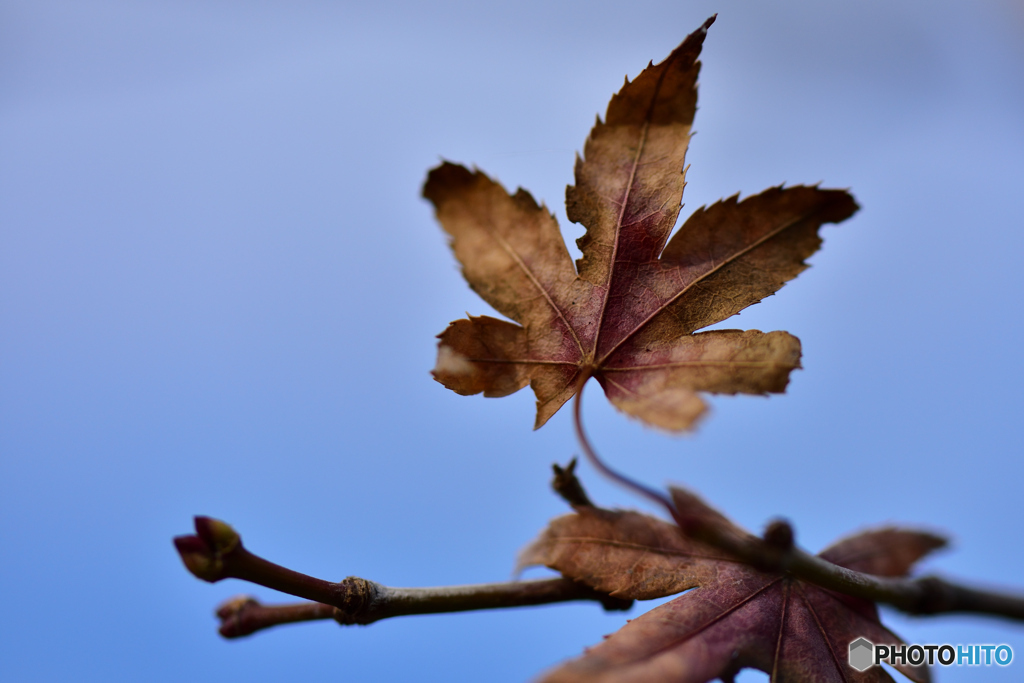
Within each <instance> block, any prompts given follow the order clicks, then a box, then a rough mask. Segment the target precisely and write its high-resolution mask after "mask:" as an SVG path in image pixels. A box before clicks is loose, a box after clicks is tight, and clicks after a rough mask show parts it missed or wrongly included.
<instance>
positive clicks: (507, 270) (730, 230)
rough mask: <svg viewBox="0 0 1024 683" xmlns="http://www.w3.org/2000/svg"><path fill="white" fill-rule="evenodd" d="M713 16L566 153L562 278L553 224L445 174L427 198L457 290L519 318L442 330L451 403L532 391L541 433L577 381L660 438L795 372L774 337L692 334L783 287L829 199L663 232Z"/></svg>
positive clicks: (465, 177)
mask: <svg viewBox="0 0 1024 683" xmlns="http://www.w3.org/2000/svg"><path fill="white" fill-rule="evenodd" d="M713 21H714V17H712V18H711V19H709V20H708V21H707V22H705V24H704V25H703V26H702V27H701V28H700V29H699V30H698V31H696V32H694V33H692V34H691V35H690V36H688V37H687V38H686V40H684V41H683V43H682V44H681V45H680V46H679V47H678V48H676V50H674V51H673V52H672V54H671V55H669V57H668V58H667V59H666V60H665V61H663V62H661V63H660V64H656V65H651V66H648V67H647V68H646V69H645V70H644V71H643V72H642V73H641V74H640V75H639V76H637V77H636V79H634V80H633V81H632V82H630V81H629V80H628V79H627V81H626V83H625V85H623V87H622V89H621V90H620V91H619V92H618V93H617V94H616V95H614V96H613V97H612V100H611V102H610V103H609V105H608V110H607V113H606V115H605V120H604V121H601V120H600V119H598V121H597V123H596V125H595V126H594V128H593V130H591V132H590V135H589V136H588V138H587V141H586V144H585V145H584V153H583V156H577V159H576V169H575V184H574V185H572V186H569V187H568V188H567V189H566V210H567V215H568V217H569V219H570V220H571V221H573V222H580V223H583V224H584V225H585V227H586V232H585V234H584V235H583V236H582V237H581V238H580V239H579V240H578V241H577V243H578V245H579V247H580V250H581V252H582V257H581V258H580V259H579V260H578V261H577V262H576V264H575V267H574V264H573V262H572V260H571V258H570V256H569V253H568V250H567V249H566V247H565V243H564V241H563V239H562V236H561V233H560V231H559V228H558V224H557V222H556V221H555V218H554V216H552V215H551V213H550V212H549V211H548V210H547V209H546V208H545V207H544V206H542V205H539V204H538V203H537V202H536V201H535V200H534V199H533V197H532V196H531V195H530V194H529V193H528V192H526V191H525V190H522V189H520V190H518V191H517V192H516V193H515V194H514V195H513V194H509V193H508V192H507V191H506V190H505V189H504V188H503V187H502V186H501V185H500V184H498V183H497V182H495V181H493V180H492V179H490V178H489V177H487V176H486V175H485V174H483V173H481V172H480V171H476V170H474V171H470V170H468V169H466V168H464V167H462V166H459V165H457V164H452V163H449V162H445V163H443V164H442V165H441V166H439V167H437V168H435V169H433V170H432V171H431V172H430V174H429V175H428V178H427V182H426V184H425V186H424V189H423V194H424V196H425V197H426V198H427V199H429V200H430V201H431V202H432V203H433V204H434V207H435V211H436V214H437V217H438V220H439V221H440V223H441V225H442V226H443V228H444V229H445V231H446V232H448V234H449V235H450V236H451V246H452V249H453V250H454V252H455V256H456V258H457V259H458V260H459V262H460V263H461V264H462V271H463V275H464V276H465V278H466V280H467V282H468V283H469V285H470V287H471V288H472V289H473V290H474V291H475V292H477V293H478V294H479V295H480V296H481V297H482V298H483V299H484V300H485V301H487V302H488V303H489V304H491V305H492V306H493V307H494V308H495V310H497V311H498V312H499V313H501V314H503V315H505V316H507V317H508V318H510V319H511V320H513V321H515V323H518V324H514V323H510V322H506V321H501V320H498V319H495V318H489V317H470V318H468V319H466V320H460V321H456V322H455V323H452V324H451V325H450V326H449V328H448V329H447V330H445V331H444V332H443V333H442V334H441V335H439V338H440V343H439V356H438V357H439V362H438V365H437V367H435V369H434V372H433V374H434V377H435V379H437V380H438V381H439V382H441V383H442V384H444V385H445V386H447V387H448V388H450V389H452V390H454V391H456V392H458V393H460V394H475V393H483V394H484V395H485V396H504V395H507V394H509V393H512V392H513V391H516V390H518V389H519V388H522V387H524V386H526V385H527V384H529V385H530V386H531V387H532V389H533V390H534V393H535V394H536V396H537V418H536V422H535V428H537V427H540V426H542V425H543V424H544V423H545V422H546V421H547V420H548V419H549V418H550V417H551V416H552V415H553V414H554V413H555V412H556V411H557V410H558V409H559V408H560V407H561V406H562V405H563V404H564V403H565V402H566V401H568V400H569V399H570V398H571V397H572V396H573V395H574V394H575V393H576V391H577V390H578V388H579V387H580V386H581V385H582V382H583V381H585V380H586V379H587V378H589V377H595V378H596V379H597V380H598V381H599V383H600V384H601V386H602V387H603V389H604V391H605V394H606V395H607V396H608V398H609V400H611V402H612V403H613V404H614V405H615V406H616V407H617V408H619V409H620V410H622V411H623V412H625V413H627V414H628V415H630V416H632V417H636V418H639V419H640V420H642V421H643V422H645V423H646V424H649V425H653V426H656V427H660V428H664V429H667V430H669V431H682V430H685V429H689V428H691V427H692V426H693V425H694V424H695V422H696V421H697V420H698V419H699V418H700V416H701V415H702V414H703V413H704V411H705V405H704V401H703V400H702V399H701V398H700V397H699V395H698V392H710V393H727V394H733V393H747V394H766V393H780V392H782V391H784V390H785V387H786V384H787V382H788V378H789V373H790V372H791V371H792V370H793V369H795V368H797V367H799V358H800V343H799V340H797V339H796V337H793V336H792V335H790V334H788V333H785V332H771V333H767V334H765V333H762V332H759V331H756V330H751V331H747V332H738V331H735V330H725V331H713V332H705V333H702V334H694V333H695V332H696V331H697V330H699V329H701V328H703V327H706V326H708V325H711V324H714V323H717V322H719V321H721V320H724V319H726V318H728V317H729V316H732V315H735V314H736V313H738V312H739V311H740V310H742V309H743V308H746V307H747V306H749V305H751V304H753V303H756V302H757V301H760V300H761V299H762V298H764V297H765V296H768V295H770V294H772V293H774V292H775V291H777V290H778V289H779V288H780V287H781V286H782V285H783V284H785V282H787V281H788V280H790V279H792V278H794V277H796V275H798V274H799V273H800V272H801V271H802V270H803V269H804V268H806V264H805V263H804V259H806V258H807V257H808V256H810V255H811V254H812V253H814V251H816V250H817V249H818V247H819V246H820V243H821V240H820V238H819V237H818V234H817V231H818V228H819V227H820V226H821V225H822V224H823V223H826V222H840V221H842V220H845V219H846V218H848V217H849V216H850V215H852V214H853V213H854V212H855V211H856V209H857V205H856V204H855V203H854V201H853V198H852V197H851V196H850V195H849V194H848V193H847V192H845V191H843V190H821V189H819V188H817V187H804V186H796V187H790V188H782V187H775V188H770V189H768V190H766V191H765V192H762V193H761V194H759V195H756V196H754V197H748V198H747V199H745V200H743V201H742V202H741V201H738V198H737V197H735V196H734V197H731V198H730V199H726V200H723V201H720V202H717V203H716V204H714V205H712V206H711V207H709V208H708V207H702V208H701V209H699V210H698V211H696V212H695V213H694V214H693V215H692V216H690V218H689V219H688V220H687V221H686V222H685V223H684V225H683V227H682V228H681V229H680V230H679V232H678V233H676V235H675V236H674V237H673V238H672V239H671V240H669V239H668V237H669V234H670V233H671V230H672V227H673V225H674V224H675V222H676V219H677V217H678V213H679V209H680V206H681V201H682V193H683V187H684V185H685V180H684V177H683V173H682V169H683V166H684V163H685V157H686V150H687V146H688V143H689V139H690V130H691V126H692V123H693V118H694V114H695V112H696V104H697V88H696V84H697V75H698V73H699V71H700V63H699V62H698V61H697V57H698V56H699V54H700V50H701V46H702V44H703V41H704V37H705V35H706V33H707V28H708V27H709V26H710V25H711V23H712V22H713Z"/></svg>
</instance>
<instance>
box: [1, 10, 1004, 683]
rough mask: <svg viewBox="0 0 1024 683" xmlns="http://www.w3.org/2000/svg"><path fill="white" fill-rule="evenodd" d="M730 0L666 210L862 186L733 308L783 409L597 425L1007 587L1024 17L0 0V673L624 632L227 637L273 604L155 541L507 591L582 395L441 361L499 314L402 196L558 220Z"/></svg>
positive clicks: (956, 624) (510, 618)
mask: <svg viewBox="0 0 1024 683" xmlns="http://www.w3.org/2000/svg"><path fill="white" fill-rule="evenodd" d="M714 12H719V13H720V14H719V18H718V22H717V23H716V24H715V25H714V27H713V28H712V29H711V31H710V34H709V37H708V40H707V43H706V47H705V51H704V56H703V61H704V70H703V72H702V75H701V86H700V111H699V113H698V116H697V122H696V129H697V131H698V135H697V136H696V137H695V139H694V141H693V144H692V146H691V151H690V153H689V156H688V161H689V162H690V163H692V168H691V171H690V174H689V175H688V179H689V181H690V184H689V186H688V188H687V192H686V196H685V202H686V205H687V207H688V208H687V209H684V211H683V215H684V216H685V215H688V213H689V210H691V209H692V208H695V207H697V206H700V205H701V204H704V203H708V202H712V201H714V200H716V199H717V198H719V197H721V196H727V195H731V194H732V193H734V192H736V191H742V192H743V193H744V194H750V193H756V192H759V191H760V190H762V189H763V188H765V187H767V186H769V185H772V184H777V183H780V182H783V181H785V182H789V183H813V182H817V181H823V182H824V184H825V186H829V187H850V188H852V191H853V192H854V194H855V195H856V197H857V200H858V201H859V202H860V203H861V205H862V206H863V210H862V211H861V212H860V213H858V214H857V215H856V216H855V218H854V219H853V220H851V221H849V222H848V223H846V224H843V225H842V226H841V227H834V226H832V227H827V228H825V229H824V231H823V234H824V236H825V242H826V243H825V247H824V250H823V251H822V252H821V253H820V254H818V255H816V256H814V257H813V259H812V263H813V266H814V267H813V268H812V269H811V270H809V271H808V272H806V273H804V274H803V275H802V276H801V277H800V278H799V279H798V280H796V281H794V282H793V283H791V284H789V285H787V286H786V287H785V288H784V290H783V291H782V292H781V293H780V295H779V296H775V297H771V298H769V299H768V300H766V301H765V302H764V303H762V304H760V305H758V306H754V307H752V308H750V309H748V310H747V311H744V313H743V314H742V316H740V317H739V318H736V319H732V320H729V321H727V322H726V323H725V326H727V327H743V328H748V329H749V328H758V329H762V330H773V329H784V330H789V331H791V332H793V333H794V334H796V335H798V336H799V337H800V338H801V339H802V341H803V344H804V361H803V362H804V367H805V368H806V369H805V370H804V371H802V372H797V373H795V374H794V376H793V381H792V383H791V385H790V390H789V393H788V395H786V396H784V397H773V398H770V399H761V398H749V397H748V398H736V399H716V400H714V401H713V404H714V414H713V415H712V416H711V418H710V419H709V420H708V421H707V422H706V423H705V424H704V426H703V427H702V429H701V430H700V431H699V432H698V433H697V434H696V435H694V436H692V437H688V438H683V439H677V438H668V437H665V436H663V435H661V434H658V433H655V432H652V431H649V430H646V429H644V428H642V427H641V426H639V425H638V424H637V423H635V422H632V421H630V420H628V419H626V418H625V417H623V416H621V415H619V414H617V413H616V412H615V411H614V410H613V409H612V408H611V407H610V406H609V405H608V404H607V403H606V402H605V401H604V399H603V398H601V397H600V394H599V392H598V391H596V387H592V388H591V389H590V391H589V393H588V396H589V400H588V401H587V405H586V407H585V414H586V421H587V423H588V424H589V426H590V429H591V431H592V436H593V438H594V440H595V442H596V444H597V445H598V447H599V449H600V450H601V451H602V452H603V453H604V454H605V455H606V457H607V459H608V460H609V461H610V462H612V463H613V464H615V465H617V466H619V467H620V468H622V469H624V470H626V471H628V472H630V473H631V474H632V475H634V476H635V477H637V478H639V479H642V480H644V481H647V482H650V483H652V484H662V483H665V482H668V481H673V482H680V483H685V484H686V485H689V486H691V487H693V488H695V489H696V490H698V491H700V492H701V493H702V494H703V495H704V496H705V497H706V498H707V499H708V500H709V501H711V502H712V503H713V504H715V505H716V506H719V507H720V508H722V509H724V510H725V511H727V512H728V513H729V514H730V515H732V516H733V517H734V518H735V519H736V520H738V521H739V522H740V523H743V524H745V525H747V526H749V527H750V528H752V529H760V528H761V527H762V525H763V524H764V522H765V521H766V520H768V519H769V518H771V517H773V516H776V515H784V516H786V517H788V518H790V519H792V520H793V522H794V523H795V525H796V527H797V531H798V538H799V540H800V541H801V542H802V543H803V544H804V545H805V546H806V547H808V548H811V549H819V548H821V547H822V546H824V545H826V544H828V543H829V542H831V541H832V540H833V539H835V538H837V537H839V536H841V535H844V534H847V533H849V532H852V531H854V530H856V529H858V528H861V527H863V526H866V525H877V524H881V523H886V522H891V521H896V522H904V523H911V524H923V525H927V526H929V527H932V528H936V529H944V530H946V531H947V532H949V533H950V534H951V536H952V537H953V538H954V539H955V547H954V550H953V551H952V552H949V553H945V554H943V555H940V556H938V557H936V558H935V559H933V560H930V561H929V562H928V563H927V564H926V566H925V568H926V569H928V570H932V571H939V572H941V573H943V574H945V575H948V576H952V577H965V578H969V579H971V580H973V581H975V582H978V583H983V584H992V585H1008V586H1012V585H1016V586H1018V587H1022V586H1024V572H1022V571H1021V567H1022V566H1024V549H1022V546H1021V542H1020V539H1021V521H1022V519H1024V491H1022V480H1024V468H1022V465H1021V454H1022V451H1024V449H1022V437H1021V427H1020V422H1019V419H1020V418H1019V416H1020V412H1021V403H1022V399H1024V368H1022V361H1021V348H1022V345H1024V323H1022V321H1021V312H1022V306H1021V296H1022V289H1024V269H1022V268H1021V266H1020V263H1021V255H1022V253H1024V234H1022V216H1024V192H1022V191H1021V181H1022V180H1024V177H1022V176H1024V174H1022V171H1021V164H1022V161H1024V6H1022V5H1021V3H1020V2H1011V1H1010V0H1005V1H999V0H974V1H971V2H960V3H952V2H936V1H931V2H926V1H920V2H893V1H892V0H887V1H884V2H883V1H881V0H859V1H858V2H856V3H838V2H834V3H822V2H810V1H809V0H808V1H805V2H797V1H793V2H784V3H765V2H756V1H754V0H751V1H749V2H709V1H705V0H699V1H686V2H656V1H651V2H645V1H638V0H633V1H631V2H629V3H622V2H575V3H569V2H566V3H548V2H540V1H538V2H533V1H530V2H516V3H501V4H497V3H481V2H469V1H467V2H444V3H441V2H437V3H411V2H410V3H402V2H380V3H376V4H374V5H373V6H372V7H358V6H357V5H356V3H328V2H303V1H295V2H227V1H207V2H198V1H179V2H157V1H154V2H118V1H99V0H97V1H94V2H72V1H66V2H56V1H51V0H2V1H0V606H2V613H3V618H2V619H0V679H2V680H4V681H33V682H34V681H60V682H65V681H104V682H110V681H140V680H146V681H179V680H200V681H224V680H266V681H285V680H289V681H290V680H347V681H407V680H437V681H449V680H492V681H522V680H526V679H529V678H530V677H531V676H533V675H536V674H537V673H538V672H540V671H542V670H544V669H545V668H546V667H549V666H552V665H553V664H555V663H556V662H558V661H560V660H561V659H563V658H565V657H569V656H575V655H576V654H578V653H579V652H580V651H581V649H582V648H583V647H584V646H585V645H588V644H592V643H595V642H597V641H599V640H600V637H601V635H602V634H605V633H610V632H612V631H614V630H615V629H616V628H618V627H619V626H620V625H621V624H622V623H623V619H624V617H623V615H622V614H621V613H619V614H604V613H603V612H601V610H600V609H599V608H598V607H595V606H592V605H565V606H554V607H547V608H537V609H525V610H509V611H504V612H491V613H479V614H462V615H445V616H437V617H413V618H406V619H396V620H393V621H388V622H382V623H379V624H376V625H373V626H371V627H368V628H347V629H341V628H339V627H337V626H336V625H334V624H332V623H320V624H314V625H302V626H297V627H291V628H283V629H279V630H276V631H270V632H267V633H263V634H260V635H257V636H254V637H252V638H249V639H246V640H242V641H237V642H225V641H223V640H221V639H220V638H219V637H218V636H217V635H216V634H215V630H214V629H215V622H214V620H213V618H212V610H213V608H214V606H215V605H216V604H217V603H218V602H219V601H221V600H223V599H224V598H227V597H229V596H232V595H235V594H238V593H240V592H247V593H251V594H255V595H257V596H259V597H261V598H263V599H267V600H277V599H279V596H277V595H275V594H274V593H273V592H272V591H267V590H263V589H260V588H254V587H251V586H248V585H244V584H241V583H239V582H236V581H227V582H223V583H221V584H217V585H212V586H211V585H208V584H204V583H201V582H199V581H197V580H195V579H194V578H192V577H191V576H190V575H189V574H188V573H187V572H186V571H185V570H184V569H183V568H182V567H181V565H180V563H179V561H178V559H177V557H176V555H175V553H174V551H173V548H172V546H171V542H170V539H171V537H172V536H174V535H176V534H182V533H187V532H189V531H190V524H191V516H192V515H193V514H196V513H201V514H208V515H214V516H217V517H220V518H223V519H225V520H227V521H229V522H230V523H232V524H233V525H235V527H236V528H237V529H239V530H240V531H241V532H242V534H243V536H244V538H245V540H246V543H247V544H248V545H249V547H251V548H252V549H254V550H255V551H257V552H260V553H262V554H264V555H265V556H267V557H269V558H271V559H274V560H277V561H280V562H282V563H285V564H287V565H289V566H291V567H293V568H295V569H298V570H301V571H305V572H308V573H311V574H314V575H317V576H320V577H324V578H333V579H340V578H342V577H344V576H346V575H349V574H355V575H361V576H365V577H368V578H372V579H375V580H377V581H380V582H383V583H387V584H391V585H399V586H402V585H438V584H453V583H466V582H481V581H492V580H503V579H505V578H507V577H508V576H509V573H510V571H511V567H512V564H513V560H514V557H515V554H516V551H517V550H518V549H519V548H520V547H521V546H522V545H523V544H524V543H526V542H527V541H528V540H529V539H530V538H531V537H532V536H533V535H534V534H535V533H536V532H537V531H538V530H539V529H541V528H542V527H543V525H544V523H545V521H546V520H547V519H548V518H550V517H552V516H554V515H557V514H561V513H562V512H564V511H565V506H564V504H562V503H561V502H560V501H559V500H558V499H556V498H555V497H554V496H553V495H552V494H551V493H550V492H549V490H548V477H549V470H548V467H549V465H550V463H552V462H553V461H559V462H565V461H566V460H568V459H569V458H570V457H571V456H572V455H573V454H574V453H575V452H576V446H575V444H574V442H573V439H572V436H571V425H570V420H569V415H568V411H562V412H561V413H559V414H558V415H557V416H556V417H555V418H554V419H553V420H552V421H551V422H550V423H549V424H548V425H547V426H546V427H545V428H544V429H542V430H541V431H539V432H536V433H534V432H531V430H530V427H531V425H532V421H533V397H532V395H531V394H530V393H529V392H528V391H523V392H520V393H519V394H517V395H515V396H514V397H510V398H506V399H503V400H500V401H493V400H485V399H483V398H480V397H473V398H464V397H460V396H457V395H455V394H453V393H451V392H448V391H447V390H445V389H443V388H442V387H441V386H440V385H439V384H437V383H435V382H433V381H432V380H431V378H430V377H429V375H428V370H429V369H430V368H431V366H432V364H433V360H434V353H435V346H434V335H435V334H437V333H438V332H440V331H441V330H443V329H444V327H445V325H446V324H447V323H448V322H449V321H450V320H452V319H455V318H458V317H461V316H462V315H463V313H464V312H465V311H469V312H471V313H474V314H483V313H489V312H491V311H490V310H489V308H488V307H487V305H486V304H484V303H483V302H482V301H480V300H479V299H478V298H477V297H476V296H475V295H474V294H473V293H472V292H471V291H470V290H469V289H468V287H466V286H465V284H464V283H463V282H462V280H461V277H460V276H459V273H458V270H457V268H456V265H455V263H454V259H453V258H452V256H451V255H450V253H449V252H448V249H447V247H446V244H445V239H444V237H443V236H442V233H441V231H440V230H439V228H438V227H437V225H436V224H435V222H434V220H433V218H432V215H431V211H430V207H429V206H428V205H427V204H426V203H425V202H424V201H423V200H422V199H420V198H419V189H420V185H421V183H422V181H423V178H424V176H425V173H426V171H427V169H428V168H430V167H432V166H434V165H435V164H437V163H438V161H439V159H440V158H441V157H442V156H443V157H444V158H447V159H451V160H455V161H459V162H463V163H467V164H476V165H478V166H479V167H480V168H482V169H484V170H486V171H487V172H489V173H490V174H492V175H493V176H495V177H496V178H498V179H500V180H501V181H502V182H503V183H504V184H505V185H506V186H507V187H509V188H510V189H511V188H514V187H516V186H518V185H522V186H524V187H527V188H528V189H530V190H531V191H532V192H533V193H534V195H535V196H536V197H538V198H539V199H542V200H544V201H546V202H547V203H548V205H549V206H550V207H551V208H552V209H553V210H554V211H555V212H556V214H557V215H558V216H559V219H560V222H561V224H562V226H563V229H564V230H565V232H566V234H567V237H568V238H569V239H570V240H571V239H574V238H575V237H577V236H578V235H579V234H580V232H581V228H580V227H579V226H575V225H571V224H568V223H567V221H566V220H565V218H564V215H565V214H564V208H563V204H562V202H563V196H564V194H563V193H564V187H565V185H566V184H568V183H571V182H572V162H573V154H574V152H575V150H578V149H581V147H582V144H583V140H584V137H585V136H586V134H587V132H588V131H589V129H590V126H591V125H592V124H593V119H594V115H595V114H596V113H598V112H601V113H603V112H604V109H605V106H606V104H607V101H608V98H609V97H610V95H611V94H612V92H614V91H615V90H617V89H618V88H619V86H620V85H621V82H622V77H623V75H624V74H627V73H628V74H629V75H630V76H635V75H636V74H637V73H638V72H639V71H640V70H641V69H642V67H643V66H644V65H646V64H647V62H648V60H651V59H653V60H655V61H660V60H661V59H663V58H664V57H665V56H666V55H667V54H668V53H669V51H670V50H671V49H672V48H673V47H674V46H675V45H677V44H678V43H679V42H680V41H681V40H682V38H683V37H684V36H685V35H686V34H687V33H689V32H690V31H692V30H693V29H695V28H696V27H697V26H699V25H700V23H701V22H702V21H703V20H704V19H705V18H706V17H707V16H709V15H710V14H712V13H714ZM582 475H583V478H584V482H585V483H586V485H587V486H588V487H589V488H590V490H591V493H592V495H593V496H594V498H595V499H596V500H597V501H599V502H601V503H603V504H605V505H618V506H636V505H642V503H641V502H640V501H637V500H635V499H634V498H633V497H632V496H630V495H629V494H628V493H626V492H623V491H620V490H617V489H615V488H613V487H610V486H609V485H607V484H605V483H604V482H602V481H600V480H598V479H597V477H596V475H595V474H594V472H593V471H592V470H591V469H589V468H586V467H585V468H583V472H582ZM532 575H537V576H539V575H542V573H541V572H539V571H538V572H534V573H533V574H532ZM646 608H647V606H645V605H640V606H638V607H637V608H635V609H634V611H633V614H632V615H631V616H635V615H637V614H639V613H641V611H643V610H644V609H646ZM888 623H889V624H890V625H891V626H892V627H893V628H894V629H895V630H896V631H897V632H899V633H900V634H901V635H903V636H904V637H905V638H906V639H907V640H909V641H912V642H952V643H968V642H980V643H1008V644H1010V645H1012V646H1013V647H1014V648H1015V650H1016V657H1017V659H1016V660H1015V661H1014V663H1013V665H1012V666H1011V667H1009V668H1008V669H1005V670H999V669H995V668H993V669H988V670H978V669H951V670H943V671H939V672H937V676H936V678H937V680H938V681H967V680H971V681H974V680H1002V681H1010V680H1019V679H1020V677H1021V675H1022V672H1024V627H1022V626H1021V625H1019V624H1006V623H1002V622H999V621H996V620H994V619H987V618H980V617H941V618H929V619H911V618H906V617H902V616H899V615H889V617H888ZM764 678H765V677H764V676H762V675H760V674H748V675H746V676H745V677H744V678H743V680H745V681H752V680H764Z"/></svg>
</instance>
